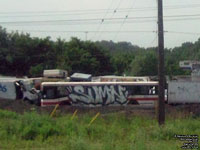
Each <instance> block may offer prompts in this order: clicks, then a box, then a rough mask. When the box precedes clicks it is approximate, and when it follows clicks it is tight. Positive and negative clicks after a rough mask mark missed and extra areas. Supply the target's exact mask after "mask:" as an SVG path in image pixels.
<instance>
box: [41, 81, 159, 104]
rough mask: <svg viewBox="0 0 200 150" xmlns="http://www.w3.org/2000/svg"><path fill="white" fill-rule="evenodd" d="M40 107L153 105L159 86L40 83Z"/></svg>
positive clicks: (109, 83) (156, 83)
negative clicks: (63, 105) (65, 105)
mask: <svg viewBox="0 0 200 150" xmlns="http://www.w3.org/2000/svg"><path fill="white" fill-rule="evenodd" d="M41 94H42V98H41V106H50V105H56V104H59V105H62V104H68V105H78V106H108V105H127V104H152V103H154V102H155V101H156V100H158V82H151V81H149V82H43V83H42V84H41Z"/></svg>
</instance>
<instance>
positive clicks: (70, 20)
mask: <svg viewBox="0 0 200 150" xmlns="http://www.w3.org/2000/svg"><path fill="white" fill-rule="evenodd" d="M175 17H177V18H178V19H176V20H182V19H184V20H185V19H199V18H183V17H200V14H189V15H171V16H164V18H175ZM154 18H156V16H144V17H129V18H128V17H127V18H126V19H127V20H136V19H139V20H140V19H154ZM179 18H180V19H179ZM101 20H102V18H90V19H63V20H41V21H40V20H36V21H10V22H0V24H17V23H22V24H26V23H44V22H45V23H54V22H83V21H101ZM103 20H104V21H110V20H124V17H119V18H104V19H103ZM168 20H173V19H168ZM168 20H166V21H168Z"/></svg>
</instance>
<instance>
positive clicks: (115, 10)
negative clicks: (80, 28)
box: [98, 0, 122, 39]
mask: <svg viewBox="0 0 200 150" xmlns="http://www.w3.org/2000/svg"><path fill="white" fill-rule="evenodd" d="M121 2H122V0H120V1H119V3H118V5H117V7H116V8H115V9H114V11H113V13H112V16H111V17H110V18H109V19H112V18H113V16H114V15H115V13H116V12H117V9H118V8H119V6H120V4H121ZM105 17H106V16H105ZM105 17H104V19H105ZM102 24H103V22H102ZM102 24H101V26H102ZM99 30H100V28H99ZM100 36H101V34H99V36H98V39H99V38H100Z"/></svg>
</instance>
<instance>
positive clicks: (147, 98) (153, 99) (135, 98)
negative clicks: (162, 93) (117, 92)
mask: <svg viewBox="0 0 200 150" xmlns="http://www.w3.org/2000/svg"><path fill="white" fill-rule="evenodd" d="M128 100H129V101H133V100H136V101H156V100H158V98H156V97H134V98H128Z"/></svg>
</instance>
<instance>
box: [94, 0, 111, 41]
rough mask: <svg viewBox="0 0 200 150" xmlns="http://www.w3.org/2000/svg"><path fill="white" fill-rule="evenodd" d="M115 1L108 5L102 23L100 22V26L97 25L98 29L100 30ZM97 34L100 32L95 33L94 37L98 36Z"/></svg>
mask: <svg viewBox="0 0 200 150" xmlns="http://www.w3.org/2000/svg"><path fill="white" fill-rule="evenodd" d="M113 2H114V0H112V1H111V3H110V5H109V7H108V9H107V11H106V13H105V15H104V17H103V19H102V20H101V22H100V24H99V25H98V27H97V31H100V29H101V26H102V24H103V23H104V18H105V17H106V16H107V14H108V11H109V9H110V8H111V6H112V4H113ZM97 34H98V32H96V33H95V34H94V36H93V39H94V38H95V37H96V35H97Z"/></svg>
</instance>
